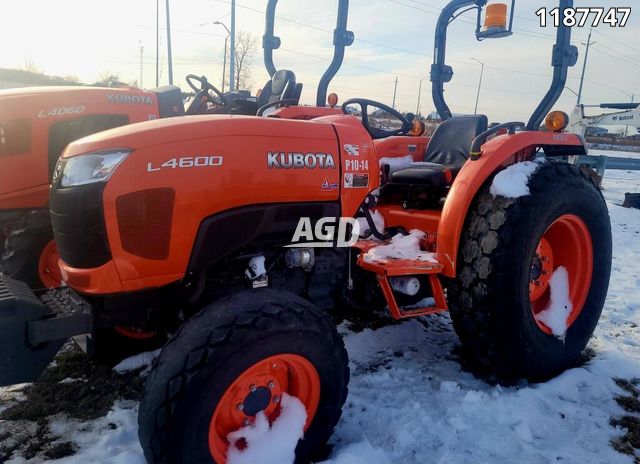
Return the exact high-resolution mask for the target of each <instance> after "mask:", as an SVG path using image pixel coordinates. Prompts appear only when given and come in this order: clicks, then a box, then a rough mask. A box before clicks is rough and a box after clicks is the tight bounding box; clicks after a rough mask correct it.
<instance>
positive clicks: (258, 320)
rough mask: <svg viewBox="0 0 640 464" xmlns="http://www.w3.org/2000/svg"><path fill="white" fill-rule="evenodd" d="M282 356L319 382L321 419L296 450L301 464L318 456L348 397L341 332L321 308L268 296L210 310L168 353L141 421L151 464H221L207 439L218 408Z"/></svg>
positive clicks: (282, 295) (235, 299)
mask: <svg viewBox="0 0 640 464" xmlns="http://www.w3.org/2000/svg"><path fill="white" fill-rule="evenodd" d="M283 353H288V354H297V355H300V356H302V357H304V358H305V359H306V360H308V361H310V362H311V364H312V365H313V366H314V367H315V369H316V370H317V372H318V374H319V377H320V384H321V396H320V404H319V406H318V411H317V413H316V415H315V417H314V419H313V422H312V423H311V424H310V426H309V428H308V429H307V431H306V433H305V437H304V439H302V440H300V442H299V443H298V446H297V448H296V457H297V460H299V461H300V462H304V460H308V459H309V458H310V457H311V456H313V455H314V452H315V451H317V450H319V449H321V448H322V447H323V446H324V444H325V443H326V441H327V440H328V439H329V437H330V436H331V434H332V432H333V429H334V427H335V425H336V423H337V422H338V419H339V418H340V415H341V412H342V405H343V404H344V402H345V400H346V397H347V384H348V381H349V369H348V358H347V352H346V350H345V348H344V344H343V342H342V339H341V338H340V336H339V335H338V333H337V330H336V328H335V325H334V324H332V323H331V322H330V320H329V319H328V317H327V316H326V315H325V314H324V313H323V312H321V311H320V310H319V309H317V308H316V307H315V306H314V305H312V304H311V303H309V302H308V301H306V300H303V299H301V298H299V297H297V296H295V295H293V294H290V293H288V292H282V291H275V290H269V289H263V290H253V291H244V292H240V293H237V294H235V295H231V296H229V297H226V298H223V299H221V300H219V301H217V302H215V303H213V304H211V305H209V306H207V307H206V308H204V309H203V310H202V311H201V312H200V313H198V314H197V315H196V316H194V317H193V318H192V319H190V320H189V321H188V322H186V323H185V324H184V325H183V326H182V327H181V328H180V329H179V331H178V333H177V334H176V336H175V337H174V338H173V339H171V340H170V341H169V342H168V343H167V345H166V346H165V347H164V349H163V350H162V353H161V354H160V357H159V358H158V360H157V361H156V364H155V365H154V368H153V370H152V372H151V373H150V375H149V377H148V379H147V382H146V385H145V390H144V395H143V398H142V402H141V404H140V411H139V416H138V423H139V426H140V428H139V437H140V443H141V444H142V448H143V450H144V454H145V457H146V458H147V460H148V462H149V463H194V462H197V463H212V462H214V460H213V458H212V456H211V453H210V451H209V444H208V431H209V424H210V421H211V417H212V414H213V411H214V410H215V407H216V405H217V402H218V401H219V400H220V399H221V397H222V395H223V394H224V392H225V391H226V389H227V388H228V387H229V386H230V385H231V383H232V382H233V381H234V380H235V379H236V378H238V377H239V376H240V375H241V374H242V373H243V372H244V371H245V370H246V369H248V368H249V367H250V366H252V365H254V364H255V363H256V362H258V361H259V360H262V359H265V358H267V357H269V356H273V355H277V354H283ZM219 464H220V463H219Z"/></svg>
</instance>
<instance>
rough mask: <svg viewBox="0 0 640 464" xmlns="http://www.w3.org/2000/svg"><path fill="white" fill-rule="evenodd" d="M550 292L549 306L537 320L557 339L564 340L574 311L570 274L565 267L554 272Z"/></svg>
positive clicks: (550, 280) (538, 315) (550, 281)
mask: <svg viewBox="0 0 640 464" xmlns="http://www.w3.org/2000/svg"><path fill="white" fill-rule="evenodd" d="M549 290H550V292H551V297H550V301H549V306H547V308H546V309H545V310H544V311H542V312H540V313H539V314H537V315H536V320H537V321H539V322H542V323H543V324H544V325H546V326H547V327H549V328H550V329H551V332H553V335H555V336H556V337H558V338H564V336H565V334H566V333H567V319H569V314H571V310H572V309H573V305H572V304H571V296H570V295H569V273H568V272H567V269H566V268H565V267H564V266H560V267H558V268H557V269H556V270H555V271H553V274H552V275H551V279H549Z"/></svg>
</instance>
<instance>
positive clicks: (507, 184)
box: [489, 161, 540, 198]
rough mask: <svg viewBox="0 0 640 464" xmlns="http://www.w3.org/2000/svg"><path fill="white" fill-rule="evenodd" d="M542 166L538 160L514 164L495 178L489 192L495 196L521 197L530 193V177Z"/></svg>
mask: <svg viewBox="0 0 640 464" xmlns="http://www.w3.org/2000/svg"><path fill="white" fill-rule="evenodd" d="M539 167H540V163H539V162H537V161H523V162H521V163H516V164H512V165H511V166H509V167H508V168H507V169H504V170H502V171H500V172H499V173H498V174H496V176H495V177H494V178H493V183H492V184H491V188H490V189H489V192H490V193H491V195H493V196H494V197H496V196H498V195H500V196H503V197H507V198H519V197H524V196H527V195H529V185H528V184H529V178H530V177H531V175H532V174H533V173H534V172H536V169H538V168H539Z"/></svg>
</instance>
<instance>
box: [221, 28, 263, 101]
mask: <svg viewBox="0 0 640 464" xmlns="http://www.w3.org/2000/svg"><path fill="white" fill-rule="evenodd" d="M257 48H258V39H257V38H256V36H254V35H252V34H250V33H249V32H243V31H239V32H238V33H237V34H236V60H235V61H236V72H235V80H236V82H235V84H236V89H235V90H245V89H249V88H250V87H251V85H252V84H253V81H252V79H251V66H252V64H253V58H254V56H255V53H256V50H257ZM230 55H231V53H228V55H227V61H230V60H231V58H230ZM225 82H226V83H227V84H228V83H229V79H227V80H226V81H225Z"/></svg>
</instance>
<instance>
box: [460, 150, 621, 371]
mask: <svg viewBox="0 0 640 464" xmlns="http://www.w3.org/2000/svg"><path fill="white" fill-rule="evenodd" d="M528 188H529V194H528V195H525V196H521V197H519V198H506V197H503V196H493V195H492V194H491V193H490V186H489V185H487V186H485V187H484V188H483V190H482V191H481V192H480V193H479V195H478V197H477V198H476V200H475V202H474V204H473V205H472V207H471V210H470V212H469V214H468V217H467V221H466V224H465V230H464V232H463V234H462V237H461V242H460V253H459V258H458V276H457V278H456V279H455V280H453V281H451V282H450V288H449V293H448V295H449V300H450V301H449V302H450V312H451V317H452V320H453V324H454V328H455V330H456V332H457V334H458V336H459V337H460V340H461V341H462V344H463V348H464V352H465V354H466V355H467V357H468V358H470V360H471V361H472V365H473V366H474V367H475V368H476V369H477V370H478V372H479V373H481V374H483V375H486V374H495V375H497V376H498V377H500V378H503V379H517V378H527V379H529V380H534V381H535V380H545V379H548V378H549V377H552V376H554V375H556V374H558V373H559V372H561V371H562V370H564V369H566V368H568V367H570V366H571V365H572V364H574V363H575V362H576V360H577V359H578V358H579V356H580V354H581V352H582V351H583V350H584V348H585V347H586V344H587V342H588V341H589V338H590V337H591V335H592V334H593V331H594V329H595V327H596V324H597V322H598V319H599V318H600V314H601V312H602V307H603V305H604V301H605V297H606V294H607V288H608V285H609V275H610V271H611V224H610V220H609V214H608V211H607V206H606V203H605V201H604V198H603V197H602V194H601V192H600V191H599V190H598V189H597V188H596V187H595V186H594V185H593V183H592V181H591V180H590V179H588V178H587V177H586V176H585V175H584V174H583V173H582V172H580V171H579V170H578V169H577V168H575V167H573V166H570V165H568V164H566V163H556V162H547V163H543V164H542V165H541V166H540V167H539V168H538V169H537V170H536V171H535V173H532V174H531V176H530V177H529V182H528ZM555 271H558V272H555ZM565 271H566V274H567V276H566V282H564V283H563V279H564V278H565V277H564V276H565ZM554 275H555V278H554V279H552V277H554ZM564 286H566V287H567V288H564ZM565 291H568V292H569V296H570V300H571V303H569V302H568V300H567V298H563V297H562V296H563V293H564V292H565ZM552 292H553V293H554V294H553V295H552ZM551 312H553V314H550V313H551ZM552 316H553V317H552ZM559 318H560V319H561V321H560V322H561V323H558V320H559ZM544 321H554V324H550V325H552V326H553V327H549V326H547V325H545V323H544Z"/></svg>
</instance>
